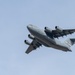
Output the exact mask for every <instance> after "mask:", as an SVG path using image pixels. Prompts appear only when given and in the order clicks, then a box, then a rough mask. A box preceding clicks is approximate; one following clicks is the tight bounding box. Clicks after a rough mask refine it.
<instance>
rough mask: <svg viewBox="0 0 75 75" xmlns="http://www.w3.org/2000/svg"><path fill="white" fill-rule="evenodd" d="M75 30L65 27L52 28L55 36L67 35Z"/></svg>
mask: <svg viewBox="0 0 75 75" xmlns="http://www.w3.org/2000/svg"><path fill="white" fill-rule="evenodd" d="M74 32H75V29H65V30H62V31H57V30H52V34H53V36H54V37H55V38H58V37H61V36H66V35H69V34H72V33H74Z"/></svg>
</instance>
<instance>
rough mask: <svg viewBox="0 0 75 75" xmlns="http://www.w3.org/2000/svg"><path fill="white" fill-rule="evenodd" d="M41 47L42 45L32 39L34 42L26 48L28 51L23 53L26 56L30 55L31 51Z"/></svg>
mask: <svg viewBox="0 0 75 75" xmlns="http://www.w3.org/2000/svg"><path fill="white" fill-rule="evenodd" d="M41 45H42V44H41V43H39V42H38V40H37V39H34V40H33V41H32V42H31V44H30V46H29V47H28V49H27V50H26V52H25V53H27V54H28V53H30V52H31V51H33V50H35V49H37V48H38V47H40V46H41Z"/></svg>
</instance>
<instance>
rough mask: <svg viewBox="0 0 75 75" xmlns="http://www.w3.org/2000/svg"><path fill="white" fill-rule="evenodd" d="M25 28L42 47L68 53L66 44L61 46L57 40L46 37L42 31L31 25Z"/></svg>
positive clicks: (68, 49)
mask: <svg viewBox="0 0 75 75" xmlns="http://www.w3.org/2000/svg"><path fill="white" fill-rule="evenodd" d="M27 28H28V30H29V31H30V33H31V34H32V35H33V36H34V37H35V38H36V39H38V40H39V42H40V43H42V44H43V45H44V46H47V47H52V48H55V49H58V50H62V51H70V48H69V47H68V46H67V45H66V44H63V43H61V42H60V41H59V40H57V39H54V38H51V37H49V36H47V35H46V33H45V32H44V30H42V29H40V28H38V27H36V26H33V25H28V26H27Z"/></svg>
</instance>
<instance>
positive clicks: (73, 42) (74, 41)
mask: <svg viewBox="0 0 75 75" xmlns="http://www.w3.org/2000/svg"><path fill="white" fill-rule="evenodd" d="M65 43H66V44H67V45H68V46H69V47H71V46H72V45H74V44H75V38H70V39H67V40H66V41H65Z"/></svg>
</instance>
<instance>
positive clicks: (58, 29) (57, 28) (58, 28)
mask: <svg viewBox="0 0 75 75" xmlns="http://www.w3.org/2000/svg"><path fill="white" fill-rule="evenodd" d="M55 29H56V30H57V31H58V32H62V31H63V29H62V28H60V27H59V26H55Z"/></svg>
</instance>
